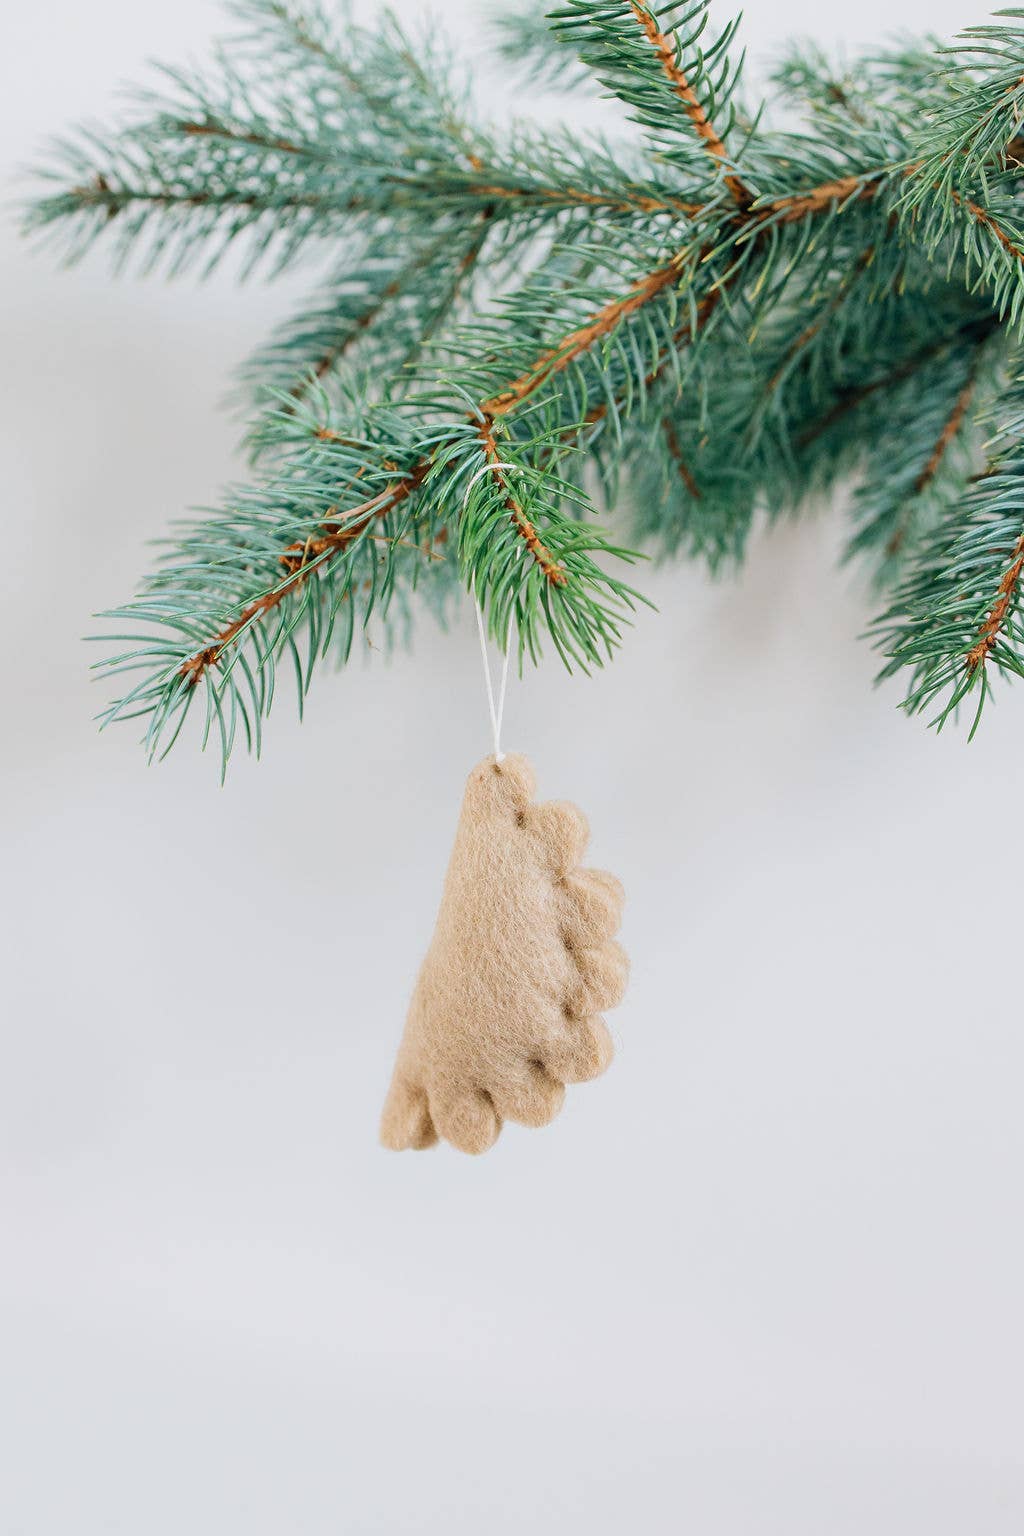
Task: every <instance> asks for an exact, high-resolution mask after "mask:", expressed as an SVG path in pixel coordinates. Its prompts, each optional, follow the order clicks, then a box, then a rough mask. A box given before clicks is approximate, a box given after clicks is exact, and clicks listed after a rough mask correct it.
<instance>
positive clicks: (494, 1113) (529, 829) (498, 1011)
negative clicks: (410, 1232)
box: [381, 729, 628, 1152]
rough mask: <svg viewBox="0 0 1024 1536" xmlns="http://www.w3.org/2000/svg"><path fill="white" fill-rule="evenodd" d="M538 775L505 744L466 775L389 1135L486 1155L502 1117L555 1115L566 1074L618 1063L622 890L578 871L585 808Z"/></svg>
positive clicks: (385, 1136)
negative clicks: (557, 794)
mask: <svg viewBox="0 0 1024 1536" xmlns="http://www.w3.org/2000/svg"><path fill="white" fill-rule="evenodd" d="M495 739H496V740H497V729H496V730H495ZM534 787H535V780H534V774H533V769H532V768H531V766H530V764H529V763H528V762H527V760H526V758H525V757H520V756H513V755H510V756H507V757H505V756H502V755H501V753H500V751H498V752H496V753H495V755H494V756H491V757H488V758H485V759H484V761H483V762H482V763H480V764H479V766H478V767H476V768H474V770H473V772H472V773H471V774H470V776H469V781H468V783H467V785H466V793H465V798H464V800H463V804H462V813H461V816H460V819H459V825H458V830H457V832H456V837H455V847H454V850H453V852H452V856H451V862H450V864H449V866H448V873H447V876H446V878H445V883H444V893H443V896H442V900H441V908H440V912H439V914H438V919H437V926H436V929H435V931H434V937H433V940H432V942H431V945H430V949H429V950H428V952H427V956H426V959H425V960H424V962H423V965H422V968H421V970H420V973H419V979H418V981H417V983H416V989H415V991H414V993H413V998H412V1003H411V1006H410V1008H409V1015H408V1019H407V1021H406V1026H405V1034H404V1036H403V1039H402V1043H401V1046H400V1048H399V1052H398V1059H397V1062H396V1064H395V1070H394V1076H393V1078H392V1082H391V1088H390V1091H389V1093H388V1096H387V1100H386V1102H385V1105H384V1114H383V1119H382V1122H381V1140H382V1141H383V1143H384V1145H385V1146H386V1147H391V1148H394V1149H395V1150H401V1149H403V1148H408V1147H414V1148H423V1147H430V1146H433V1144H434V1143H435V1142H436V1141H437V1139H438V1137H439V1136H442V1137H444V1138H445V1140H446V1141H449V1142H450V1143H451V1144H452V1146H454V1147H457V1148H459V1150H460V1151H463V1152H485V1151H486V1150H487V1149H488V1147H490V1146H492V1145H493V1143H494V1141H495V1139H496V1137H497V1135H498V1133H499V1131H500V1130H501V1126H502V1122H503V1121H505V1120H515V1121H518V1122H519V1123H520V1124H521V1125H531V1126H540V1125H547V1124H548V1122H549V1121H551V1120H552V1119H554V1117H555V1115H557V1113H558V1111H559V1109H560V1108H561V1106H562V1100H563V1097H564V1095H565V1084H566V1083H581V1082H585V1081H587V1080H588V1079H590V1078H593V1077H597V1076H598V1075H599V1074H600V1073H602V1072H603V1071H604V1070H605V1068H606V1067H607V1066H608V1064H609V1062H610V1061H611V1058H612V1049H613V1048H612V1041H611V1036H610V1035H609V1033H608V1029H607V1026H606V1025H605V1023H604V1020H603V1019H602V1018H601V1017H600V1014H601V1011H602V1010H603V1009H605V1008H611V1007H614V1005H615V1004H616V1003H618V1002H619V1001H620V1000H621V998H622V994H623V991H624V989H625V984H626V975H627V970H628V963H627V960H626V956H625V954H624V952H623V950H622V949H621V947H620V946H619V945H618V944H617V943H616V942H615V940H614V938H613V934H614V933H615V932H616V930H617V929H618V926H619V922H620V918H621V913H622V901H623V892H622V887H621V885H620V884H619V882H618V880H616V878H615V876H614V875H609V874H605V873H604V872H603V871H599V870H592V869H581V868H580V867H579V863H580V859H581V858H582V856H583V852H584V849H585V847H586V843H587V835H588V834H587V823H586V820H585V818H584V816H583V814H582V812H580V811H579V810H577V808H576V806H574V805H570V804H568V803H566V802H560V801H551V802H548V803H546V804H543V803H542V804H534V803H533V793H534Z"/></svg>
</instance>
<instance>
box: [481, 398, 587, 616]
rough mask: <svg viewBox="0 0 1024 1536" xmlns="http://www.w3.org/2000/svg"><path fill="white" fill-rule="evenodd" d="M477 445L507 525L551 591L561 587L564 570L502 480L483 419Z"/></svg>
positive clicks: (490, 428) (494, 446) (491, 428)
mask: <svg viewBox="0 0 1024 1536" xmlns="http://www.w3.org/2000/svg"><path fill="white" fill-rule="evenodd" d="M480 441H481V442H482V443H483V445H484V456H485V458H486V459H487V462H488V464H489V465H490V466H491V471H492V473H493V475H494V478H495V481H496V482H497V484H498V485H499V486H500V487H501V490H502V493H503V495H504V498H505V506H506V508H507V509H508V513H509V518H510V521H511V522H512V523H513V524H514V526H515V528H516V531H517V532H518V534H519V536H520V538H521V539H522V541H523V543H524V544H525V545H526V548H527V549H528V550H529V551H530V554H531V555H532V556H533V558H534V560H535V561H536V563H537V565H539V566H540V568H541V570H542V571H543V573H544V578H545V580H546V581H548V582H549V583H550V584H551V585H552V586H553V587H564V586H565V583H566V579H567V578H566V574H565V569H564V567H562V566H561V565H559V563H558V561H557V560H556V559H555V557H554V555H553V554H552V553H551V551H550V549H548V547H547V545H546V544H545V543H543V541H542V540H541V538H540V537H539V535H538V533H537V530H536V528H535V527H534V526H533V524H532V523H531V521H530V519H529V518H528V517H527V516H526V513H525V512H524V511H523V509H522V507H521V506H520V505H519V503H518V501H517V500H516V498H515V496H513V494H512V490H511V488H510V486H509V483H508V480H507V479H506V477H505V471H504V470H503V468H502V466H501V454H500V453H499V452H498V445H497V443H496V442H495V441H494V425H493V422H491V421H489V420H486V419H485V420H484V422H483V423H482V424H481V426H480Z"/></svg>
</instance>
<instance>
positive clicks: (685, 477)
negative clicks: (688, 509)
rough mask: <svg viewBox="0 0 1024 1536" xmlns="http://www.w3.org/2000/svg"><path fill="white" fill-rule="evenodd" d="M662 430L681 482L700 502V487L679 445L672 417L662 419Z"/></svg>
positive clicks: (695, 499)
mask: <svg viewBox="0 0 1024 1536" xmlns="http://www.w3.org/2000/svg"><path fill="white" fill-rule="evenodd" d="M661 430H662V431H663V432H664V434H665V446H666V447H667V449H668V451H669V454H670V456H671V458H672V460H673V462H674V463H675V466H676V469H677V470H678V471H679V478H680V480H682V482H683V484H684V485H685V486H686V489H687V490H688V491H689V493H690V495H691V496H692V497H693V499H694V501H700V499H701V494H700V487H699V486H698V484H697V482H696V480H695V479H694V478H693V475H692V473H691V471H690V467H689V465H688V464H687V462H686V460H685V459H684V458H683V450H682V448H681V446H680V443H679V435H678V433H677V432H676V429H675V423H674V422H673V420H672V418H671V416H663V417H662V419H661Z"/></svg>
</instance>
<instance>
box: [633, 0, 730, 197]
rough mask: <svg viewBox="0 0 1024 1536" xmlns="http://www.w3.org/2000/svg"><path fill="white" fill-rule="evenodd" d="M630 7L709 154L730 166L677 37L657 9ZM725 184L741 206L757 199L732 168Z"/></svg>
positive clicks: (634, 3)
mask: <svg viewBox="0 0 1024 1536" xmlns="http://www.w3.org/2000/svg"><path fill="white" fill-rule="evenodd" d="M629 8H630V10H631V11H632V12H633V15H634V16H635V18H636V20H637V21H638V22H639V24H640V26H641V28H642V29H643V32H644V35H645V36H646V37H647V39H648V41H649V42H650V44H651V47H652V48H653V49H654V51H655V53H656V54H657V56H658V62H659V64H660V65H661V68H662V72H663V74H664V75H665V78H666V79H667V80H668V82H669V84H670V85H671V87H672V89H673V91H674V92H675V94H676V95H677V96H678V98H679V100H680V101H681V102H682V104H683V108H684V110H685V112H686V115H687V117H688V118H689V119H690V122H691V123H692V124H693V126H694V128H695V129H696V131H697V133H698V135H699V137H700V138H701V139H702V140H703V141H704V147H705V148H706V150H707V152H708V154H709V155H711V157H712V158H713V159H714V160H717V161H719V163H720V164H722V165H726V166H727V165H729V163H730V162H729V153H728V151H727V149H726V147H725V145H724V144H723V143H722V140H721V139H720V138H719V136H718V133H717V131H716V129H715V126H714V124H713V123H712V122H711V120H710V119H709V117H708V115H707V113H706V112H705V110H704V107H703V105H702V103H701V100H700V97H699V96H698V95H697V92H696V91H695V90H694V89H693V86H692V85H691V84H690V82H689V80H688V79H687V77H686V74H685V72H684V71H683V70H682V69H681V68H680V66H679V63H678V61H677V59H676V48H675V39H674V36H672V35H670V34H669V33H667V32H663V31H662V30H661V28H660V27H659V26H658V22H657V19H656V17H655V15H654V13H653V11H650V10H648V8H647V6H646V5H640V4H638V3H637V0H629ZM725 184H726V186H727V187H728V188H729V191H730V192H731V193H732V197H733V201H734V202H735V203H736V204H737V206H738V207H740V208H743V209H746V208H749V207H750V204H751V202H752V201H753V198H752V196H751V194H750V191H749V190H748V188H747V187H746V186H745V185H744V183H743V182H742V181H741V180H740V178H739V177H738V176H737V175H736V174H735V172H733V171H729V172H727V173H726V176H725Z"/></svg>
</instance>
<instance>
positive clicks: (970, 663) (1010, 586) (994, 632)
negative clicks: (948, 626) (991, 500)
mask: <svg viewBox="0 0 1024 1536" xmlns="http://www.w3.org/2000/svg"><path fill="white" fill-rule="evenodd" d="M1022 575H1024V533H1022V534H1021V536H1020V538H1019V539H1018V540H1017V542H1016V544H1015V545H1014V546H1013V553H1012V555H1011V558H1010V564H1009V565H1008V566H1007V568H1006V570H1005V571H1004V572H1003V579H1002V581H1001V582H1000V583H999V587H998V589H997V595H996V601H995V603H994V604H993V607H992V611H991V613H990V614H989V616H988V618H987V619H986V620H985V622H984V624H983V625H982V626H981V629H980V630H979V631H978V639H977V642H976V644H974V645H973V646H972V647H971V649H970V650H969V651H968V652H967V658H966V660H967V670H968V672H976V671H977V670H978V668H979V667H983V666H984V665H985V663H986V661H987V660H988V658H989V654H990V652H991V651H992V649H993V647H994V646H995V644H996V641H997V640H998V639H999V636H1000V633H1001V632H1002V628H1003V625H1004V624H1005V623H1006V619H1007V615H1008V614H1009V612H1010V608H1011V606H1012V604H1013V600H1014V597H1015V596H1016V594H1017V588H1018V586H1019V585H1020V580H1021V576H1022Z"/></svg>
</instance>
